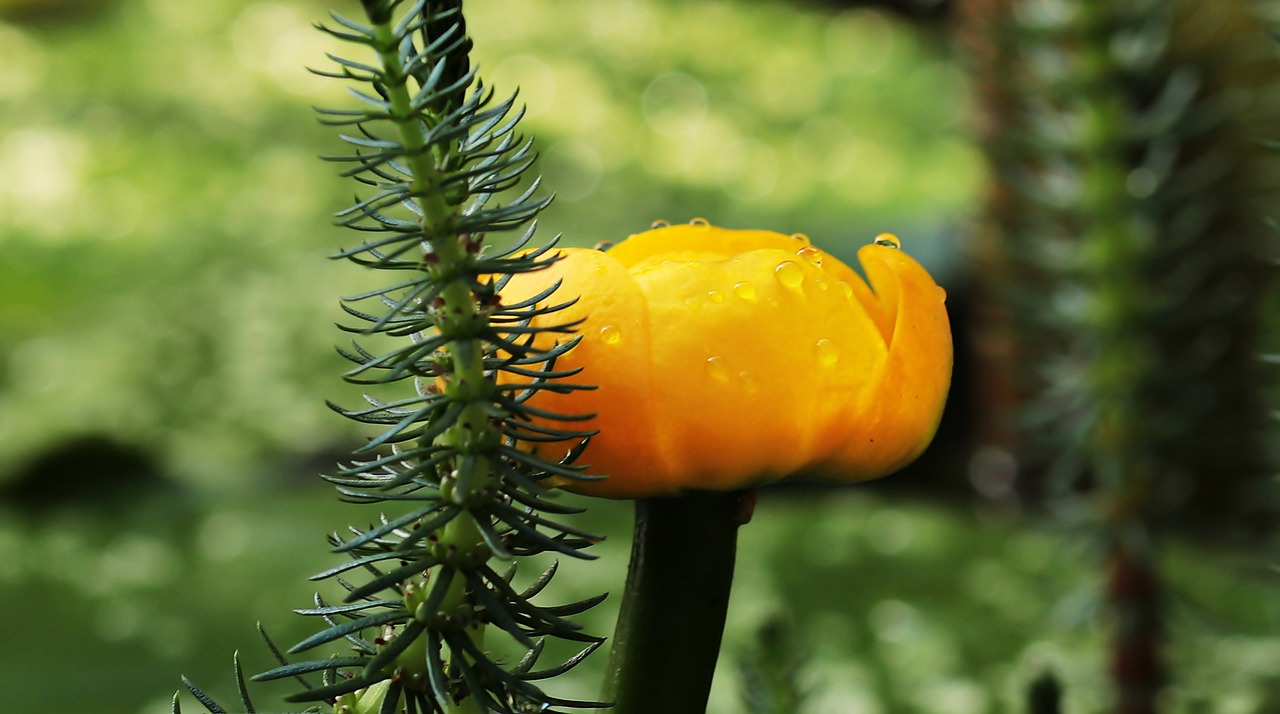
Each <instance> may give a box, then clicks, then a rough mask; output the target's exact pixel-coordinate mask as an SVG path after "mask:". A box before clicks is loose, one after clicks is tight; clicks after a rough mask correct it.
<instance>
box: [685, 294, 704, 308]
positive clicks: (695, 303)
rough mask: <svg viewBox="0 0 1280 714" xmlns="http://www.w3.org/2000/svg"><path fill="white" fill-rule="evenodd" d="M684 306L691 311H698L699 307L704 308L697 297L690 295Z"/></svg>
mask: <svg viewBox="0 0 1280 714" xmlns="http://www.w3.org/2000/svg"><path fill="white" fill-rule="evenodd" d="M684 306H685V307H687V308H689V309H690V310H696V309H698V308H699V307H702V301H701V300H699V299H698V297H697V296H696V295H690V296H689V297H686V298H685V299H684Z"/></svg>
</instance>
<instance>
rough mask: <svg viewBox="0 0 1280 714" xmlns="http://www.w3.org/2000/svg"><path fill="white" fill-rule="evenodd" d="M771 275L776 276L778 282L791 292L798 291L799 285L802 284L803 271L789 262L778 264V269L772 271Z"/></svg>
mask: <svg viewBox="0 0 1280 714" xmlns="http://www.w3.org/2000/svg"><path fill="white" fill-rule="evenodd" d="M773 274H774V275H776V276H777V278H778V282H780V283H782V284H783V285H784V286H786V287H788V288H791V289H792V290H798V289H799V288H800V283H802V282H804V270H803V269H801V268H800V266H799V265H796V264H795V263H793V262H791V261H790V260H784V261H782V262H781V263H778V267H776V268H774V269H773Z"/></svg>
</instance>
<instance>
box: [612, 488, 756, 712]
mask: <svg viewBox="0 0 1280 714" xmlns="http://www.w3.org/2000/svg"><path fill="white" fill-rule="evenodd" d="M754 502H755V492H754V491H730V492H691V493H687V494H684V495H681V496H671V497H664V498H643V499H638V500H637V501H636V522H635V538H634V540H633V541H632V546H631V565H630V569H629V570H628V572H627V584H626V589H625V591H624V593H623V596H622V608H621V611H620V612H619V614H618V626H617V628H616V629H615V631H614V636H613V649H612V650H611V652H610V655H609V665H608V669H607V671H606V675H605V684H604V691H603V693H602V695H601V699H602V700H604V701H608V702H613V704H614V706H613V707H612V708H609V709H601V710H599V711H600V712H601V714H604V712H610V713H612V714H642V713H646V714H647V713H648V712H664V714H703V712H705V711H706V709H707V697H708V695H709V694H710V692H711V679H712V675H713V674H714V673H715V666H716V660H717V658H718V656H719V653H720V640H721V636H722V635H723V633H724V623H725V614H726V612H727V611H728V607H729V591H730V588H731V586H732V583H733V568H734V561H735V558H736V554H737V538H738V527H739V526H741V525H743V524H745V523H746V522H747V521H749V520H750V518H751V510H752V508H753V506H754ZM674 653H678V657H674V656H672V655H673V654H674Z"/></svg>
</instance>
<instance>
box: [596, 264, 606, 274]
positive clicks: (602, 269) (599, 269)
mask: <svg viewBox="0 0 1280 714" xmlns="http://www.w3.org/2000/svg"><path fill="white" fill-rule="evenodd" d="M592 270H593V271H595V274H596V275H604V274H605V273H607V272H609V269H608V268H607V267H605V266H603V265H597V266H596V267H594V268H592Z"/></svg>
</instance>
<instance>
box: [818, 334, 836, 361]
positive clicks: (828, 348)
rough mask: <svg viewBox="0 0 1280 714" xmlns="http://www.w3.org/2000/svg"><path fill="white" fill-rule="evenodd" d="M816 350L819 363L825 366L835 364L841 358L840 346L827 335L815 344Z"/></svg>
mask: <svg viewBox="0 0 1280 714" xmlns="http://www.w3.org/2000/svg"><path fill="white" fill-rule="evenodd" d="M814 352H815V353H816V354H817V355H818V364H820V365H822V366H823V367H832V366H835V363H836V361H837V360H839V359H840V348H839V347H836V343H834V342H832V341H831V340H828V339H827V338H825V337H824V338H822V339H820V340H818V343H817V344H816V345H814Z"/></svg>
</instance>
